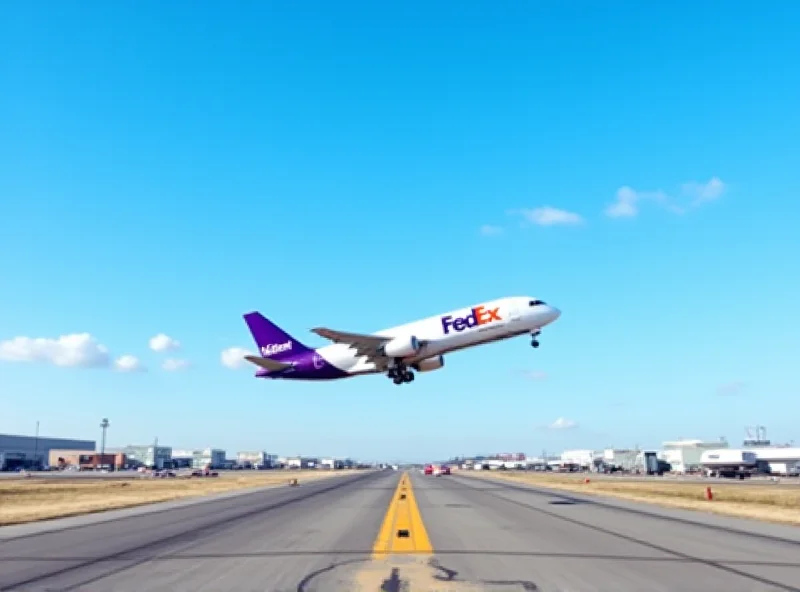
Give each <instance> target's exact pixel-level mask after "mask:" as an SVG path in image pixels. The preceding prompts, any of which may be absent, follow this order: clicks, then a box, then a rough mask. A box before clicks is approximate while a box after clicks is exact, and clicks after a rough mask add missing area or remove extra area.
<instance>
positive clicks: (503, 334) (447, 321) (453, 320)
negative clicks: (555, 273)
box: [317, 296, 561, 376]
mask: <svg viewBox="0 0 800 592" xmlns="http://www.w3.org/2000/svg"><path fill="white" fill-rule="evenodd" d="M532 302H537V303H538V302H540V301H535V300H534V299H533V298H530V297H527V296H515V297H510V298H500V299H498V300H491V301H488V302H483V303H481V304H478V305H476V306H473V307H469V308H461V309H458V310H454V311H450V312H447V313H444V314H442V315H437V316H433V317H428V318H426V319H422V320H420V321H414V322H412V323H408V324H405V325H400V326H399V327H392V328H391V329H384V330H382V331H378V332H376V333H374V334H375V335H379V336H386V337H393V338H396V337H404V338H408V337H412V336H413V337H416V338H417V339H418V340H419V341H423V342H425V345H424V346H423V347H422V349H421V350H420V351H419V352H418V353H417V354H416V355H414V356H412V357H408V358H403V362H404V363H405V364H407V365H411V364H414V363H416V362H419V361H420V360H425V359H427V358H431V357H434V356H439V355H445V354H448V353H450V352H454V351H457V350H460V349H464V348H467V347H473V346H476V345H482V344H485V343H491V342H493V341H499V340H502V339H508V338H510V337H516V336H518V335H525V334H528V333H532V332H534V331H537V330H539V329H541V328H542V327H544V326H545V325H547V324H549V323H552V322H553V321H555V320H556V319H557V318H558V317H559V316H560V314H561V313H560V311H559V310H558V309H556V308H554V307H552V306H549V305H547V304H544V303H541V304H537V305H536V306H531V303H532ZM317 351H318V353H319V354H320V355H322V356H323V357H324V358H325V359H326V360H327V361H328V362H329V363H331V364H333V365H334V366H336V367H337V368H339V369H341V370H343V371H345V372H347V373H348V374H351V375H353V376H355V375H359V374H371V373H376V372H380V371H381V370H379V369H378V368H376V367H375V365H374V364H373V363H372V362H369V361H368V360H367V358H366V357H364V356H359V355H357V354H356V353H355V351H354V350H353V349H352V348H350V346H348V345H347V344H340V343H337V344H334V345H328V346H326V347H322V348H319V349H318V350H317Z"/></svg>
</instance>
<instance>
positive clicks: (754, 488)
mask: <svg viewBox="0 0 800 592" xmlns="http://www.w3.org/2000/svg"><path fill="white" fill-rule="evenodd" d="M459 474H460V475H465V476H470V477H479V478H480V477H484V478H486V477H489V478H496V479H504V480H508V481H516V482H523V483H530V484H531V485H536V486H537V487H548V488H551V489H557V490H560V491H574V492H577V493H586V494H593V495H606V496H611V497H616V498H621V499H626V500H631V501H637V502H647V503H654V504H659V505H662V506H668V507H672V508H683V509H687V510H703V511H706V512H713V513H716V514H724V515H727V516H737V517H740V518H753V519H756V520H764V521H768V522H776V523H781V524H792V525H797V526H800V488H796V487H782V486H780V485H777V484H765V485H740V484H738V483H737V484H720V485H718V484H716V483H714V484H708V483H702V482H699V483H686V482H674V481H673V482H669V481H655V480H654V481H653V482H636V481H627V482H626V481H614V480H613V479H592V477H591V475H589V480H590V482H589V483H584V479H585V478H586V475H581V476H575V475H554V474H546V473H544V474H543V473H534V472H503V471H500V472H498V471H492V472H491V473H489V472H488V471H487V472H485V473H484V472H483V471H460V472H459ZM708 486H710V487H711V491H712V492H713V497H714V499H713V500H712V501H708V500H706V499H705V497H704V494H705V490H706V487H708Z"/></svg>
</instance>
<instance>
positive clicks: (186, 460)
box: [172, 448, 226, 469]
mask: <svg viewBox="0 0 800 592" xmlns="http://www.w3.org/2000/svg"><path fill="white" fill-rule="evenodd" d="M172 458H173V459H175V460H176V461H177V462H176V464H177V465H179V466H190V467H192V468H193V469H204V468H206V467H209V466H210V467H211V468H212V469H221V468H223V467H224V466H225V464H226V460H225V451H224V450H222V449H220V448H203V449H189V450H187V449H184V450H176V451H175V452H174V454H173V455H172Z"/></svg>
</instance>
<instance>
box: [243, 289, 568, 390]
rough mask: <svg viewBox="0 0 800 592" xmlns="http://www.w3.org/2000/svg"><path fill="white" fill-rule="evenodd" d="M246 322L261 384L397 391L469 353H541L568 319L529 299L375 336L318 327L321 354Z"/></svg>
mask: <svg viewBox="0 0 800 592" xmlns="http://www.w3.org/2000/svg"><path fill="white" fill-rule="evenodd" d="M243 316H244V320H245V322H246V323H247V326H248V328H249V329H250V333H251V334H252V336H253V339H254V340H255V342H256V345H257V346H258V348H259V352H260V354H261V355H260V356H253V355H247V356H245V357H244V359H245V360H247V361H248V362H251V363H253V364H255V365H256V366H258V367H259V368H258V370H256V374H255V376H256V377H257V378H273V379H293V380H335V379H339V378H351V377H354V376H361V375H365V374H383V373H386V375H387V376H388V377H389V378H390V379H392V381H393V382H394V384H404V383H409V382H412V381H413V380H414V372H413V371H412V370H416V371H417V372H430V371H432V370H438V369H440V368H442V367H443V366H444V355H445V354H450V353H453V352H455V351H458V350H461V349H464V348H468V347H473V346H477V345H483V344H486V343H492V342H496V341H501V340H504V339H508V338H511V337H517V336H519V335H525V334H530V336H531V346H532V347H539V341H538V339H537V337H539V335H540V334H541V332H542V327H544V326H545V325H549V324H550V323H552V322H554V321H555V320H556V319H558V317H560V316H561V311H560V310H558V309H557V308H555V307H553V306H550V305H549V304H547V303H546V302H544V301H542V300H537V299H534V298H530V297H528V296H513V297H507V298H500V299H497V300H492V301H489V302H484V303H481V304H478V305H476V306H470V307H468V308H461V309H458V310H453V311H451V312H448V313H445V314H442V315H437V316H433V317H428V318H426V319H422V320H420V321H414V322H412V323H408V324H405V325H400V326H398V327H393V328H391V329H384V330H382V331H378V332H377V333H372V334H362V333H350V332H345V331H335V330H333V329H328V328H325V327H317V328H315V329H311V331H312V332H313V333H316V334H317V335H319V336H320V337H324V338H325V339H328V340H330V341H332V342H333V343H332V344H330V345H326V346H324V347H321V348H318V349H312V348H310V347H307V346H306V345H304V344H302V343H301V342H299V341H298V340H297V339H295V338H294V337H292V336H291V335H289V334H288V333H286V332H285V331H284V330H283V329H281V328H280V327H278V326H277V325H275V324H274V323H272V322H271V321H270V320H269V319H267V318H266V317H264V316H263V315H262V314H261V313H259V312H250V313H247V314H245V315H243Z"/></svg>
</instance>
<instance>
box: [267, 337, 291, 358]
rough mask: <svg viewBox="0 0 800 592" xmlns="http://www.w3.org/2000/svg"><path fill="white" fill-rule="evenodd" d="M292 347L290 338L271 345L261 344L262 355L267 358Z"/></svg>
mask: <svg viewBox="0 0 800 592" xmlns="http://www.w3.org/2000/svg"><path fill="white" fill-rule="evenodd" d="M291 349H292V341H291V340H289V341H287V342H286V343H271V344H269V345H262V346H261V355H262V356H264V357H265V358H268V357H270V356H274V355H275V354H279V353H281V352H285V351H289V350H291Z"/></svg>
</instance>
